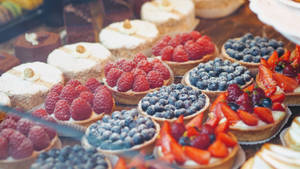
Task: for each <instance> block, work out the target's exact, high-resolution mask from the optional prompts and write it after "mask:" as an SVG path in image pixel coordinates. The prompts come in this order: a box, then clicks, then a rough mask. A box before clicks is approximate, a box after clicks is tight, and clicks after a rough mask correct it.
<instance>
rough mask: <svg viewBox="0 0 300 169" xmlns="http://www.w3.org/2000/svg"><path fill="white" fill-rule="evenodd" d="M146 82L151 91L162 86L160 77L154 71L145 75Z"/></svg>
mask: <svg viewBox="0 0 300 169" xmlns="http://www.w3.org/2000/svg"><path fill="white" fill-rule="evenodd" d="M147 80H148V82H149V85H150V88H151V89H153V88H157V87H161V86H162V85H163V84H164V79H163V77H162V75H161V74H160V73H159V72H157V71H155V70H152V71H150V72H149V73H148V74H147Z"/></svg>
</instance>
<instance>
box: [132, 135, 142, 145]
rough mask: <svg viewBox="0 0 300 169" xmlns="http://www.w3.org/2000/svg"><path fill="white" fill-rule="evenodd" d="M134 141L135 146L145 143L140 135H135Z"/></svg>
mask: <svg viewBox="0 0 300 169" xmlns="http://www.w3.org/2000/svg"><path fill="white" fill-rule="evenodd" d="M132 139H133V143H134V145H137V144H141V143H143V141H144V140H143V137H142V135H141V134H140V133H135V135H134V136H133V137H132Z"/></svg>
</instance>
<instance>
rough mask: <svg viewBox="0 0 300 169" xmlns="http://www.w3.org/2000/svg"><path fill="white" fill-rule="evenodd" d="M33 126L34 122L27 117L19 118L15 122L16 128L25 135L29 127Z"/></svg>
mask: <svg viewBox="0 0 300 169" xmlns="http://www.w3.org/2000/svg"><path fill="white" fill-rule="evenodd" d="M32 126H34V123H33V122H32V121H30V120H28V119H21V120H19V121H18V123H17V130H18V131H19V132H20V133H22V134H24V135H25V136H27V134H28V132H29V130H30V128H31V127H32Z"/></svg>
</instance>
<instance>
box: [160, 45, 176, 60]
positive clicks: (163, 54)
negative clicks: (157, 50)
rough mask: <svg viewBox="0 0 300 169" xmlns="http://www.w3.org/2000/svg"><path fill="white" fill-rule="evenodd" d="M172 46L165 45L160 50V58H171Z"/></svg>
mask: <svg viewBox="0 0 300 169" xmlns="http://www.w3.org/2000/svg"><path fill="white" fill-rule="evenodd" d="M173 51H174V48H173V47H172V46H166V47H165V48H163V49H162V50H161V59H162V60H172V56H173Z"/></svg>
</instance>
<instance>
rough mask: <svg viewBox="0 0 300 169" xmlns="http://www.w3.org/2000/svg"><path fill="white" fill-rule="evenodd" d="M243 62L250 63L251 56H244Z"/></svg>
mask: <svg viewBox="0 0 300 169" xmlns="http://www.w3.org/2000/svg"><path fill="white" fill-rule="evenodd" d="M243 61H245V62H251V61H252V56H251V55H245V56H244V58H243Z"/></svg>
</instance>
